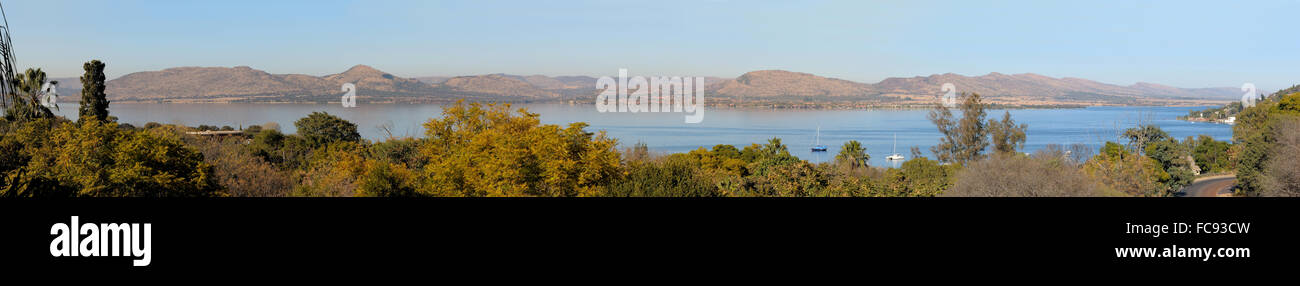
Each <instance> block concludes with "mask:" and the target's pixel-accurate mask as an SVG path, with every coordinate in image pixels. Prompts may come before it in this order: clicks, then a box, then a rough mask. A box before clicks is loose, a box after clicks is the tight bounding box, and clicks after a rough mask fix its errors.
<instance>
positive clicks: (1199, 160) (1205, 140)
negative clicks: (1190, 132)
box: [1192, 135, 1233, 173]
mask: <svg viewBox="0 0 1300 286" xmlns="http://www.w3.org/2000/svg"><path fill="white" fill-rule="evenodd" d="M1195 140H1196V141H1195V142H1196V143H1195V144H1194V146H1193V147H1192V157H1193V158H1195V159H1196V165H1197V166H1200V167H1201V170H1203V172H1205V173H1220V172H1227V171H1230V170H1232V169H1233V164H1232V163H1233V162H1232V161H1233V160H1232V143H1228V142H1224V141H1218V140H1214V137H1210V136H1208V135H1201V136H1200V137H1197V138H1196V139H1195Z"/></svg>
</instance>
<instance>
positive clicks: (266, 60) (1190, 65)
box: [3, 0, 1300, 91]
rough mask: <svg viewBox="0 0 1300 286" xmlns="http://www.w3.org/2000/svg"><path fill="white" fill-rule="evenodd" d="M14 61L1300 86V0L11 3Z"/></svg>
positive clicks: (67, 67)
mask: <svg viewBox="0 0 1300 286" xmlns="http://www.w3.org/2000/svg"><path fill="white" fill-rule="evenodd" d="M3 3H4V5H5V9H6V12H7V13H8V17H9V24H10V26H11V29H12V30H13V41H14V45H15V47H14V49H15V51H16V53H17V55H18V58H19V59H18V61H19V66H20V68H26V67H32V66H36V67H42V68H44V69H45V70H47V71H48V72H49V73H50V74H51V76H56V77H67V76H77V75H79V74H80V73H81V71H80V68H81V63H82V62H85V61H86V60H89V59H102V60H104V61H105V62H107V63H108V72H109V76H110V77H116V76H120V75H123V74H126V73H130V72H136V71H146V70H158V69H163V68H168V67H176V66H239V65H247V66H252V67H254V68H258V69H262V70H266V71H269V72H272V73H303V74H312V75H325V74H331V73H337V72H340V71H343V70H344V69H346V68H348V67H350V66H352V65H355V64H367V65H372V66H375V67H377V68H379V69H382V70H385V71H388V72H391V73H394V74H398V75H401V76H408V77H414V76H430V75H469V74H486V73H511V74H545V75H604V74H613V73H615V72H617V69H618V68H629V69H631V72H632V73H633V74H639V75H682V76H693V75H703V76H722V77H734V76H738V75H740V74H742V73H744V72H747V71H753V70H759V69H785V70H792V71H801V72H810V73H815V74H819V75H825V76H832V77H838V78H843V79H848V80H854V81H862V82H869V83H875V82H877V81H879V80H881V79H884V78H887V77H910V76H924V75H930V74H936V73H947V72H953V73H959V74H964V75H983V74H987V73H989V72H1001V73H1008V74H1010V73H1024V72H1033V73H1039V74H1044V75H1048V76H1053V77H1067V76H1068V77H1081V78H1088V79H1094V80H1099V81H1103V82H1108V83H1115V84H1125V85H1127V84H1132V83H1134V82H1138V81H1145V82H1154V83H1161V84H1169V85H1174V86H1179V87H1211V86H1232V87H1236V86H1240V85H1241V84H1242V83H1244V82H1253V83H1255V84H1256V85H1258V86H1259V87H1260V89H1261V90H1269V91H1272V90H1276V89H1279V88H1283V87H1286V86H1290V85H1291V84H1293V83H1300V68H1297V67H1300V36H1297V35H1300V33H1298V31H1297V28H1298V27H1300V16H1296V15H1295V13H1296V12H1297V11H1300V1H1298V0H1277V1H382V0H370V1H330V0H310V1H290V0H259V1H240V0H225V1H188V0H182V1H174V0H157V1H100V0H78V1H73V0H21V1H13V0H10V1H3Z"/></svg>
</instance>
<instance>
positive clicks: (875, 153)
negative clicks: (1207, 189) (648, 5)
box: [57, 103, 1232, 166]
mask: <svg viewBox="0 0 1300 286" xmlns="http://www.w3.org/2000/svg"><path fill="white" fill-rule="evenodd" d="M517 106H521V107H527V108H529V110H530V111H532V112H534V113H539V114H541V119H542V121H543V122H544V123H547V124H560V125H567V124H568V123H571V122H578V121H583V122H587V123H589V124H591V127H589V128H588V130H591V131H596V130H605V131H607V132H608V134H609V135H610V136H612V137H614V138H617V139H618V140H619V142H620V143H622V144H623V145H624V146H630V145H632V144H635V143H636V142H638V141H639V142H645V143H646V144H647V145H649V146H650V148H651V150H653V151H657V152H687V151H690V150H692V149H695V148H699V147H706V148H707V147H712V146H713V145H717V144H731V145H736V146H737V147H739V148H743V147H744V146H746V145H749V144H752V143H762V142H766V140H767V139H768V138H772V137H779V138H781V139H782V141H783V142H784V143H785V144H786V145H788V146H790V151H791V153H793V154H794V155H796V156H799V157H800V158H803V159H807V160H809V161H814V162H822V161H827V160H830V159H832V158H833V157H834V155H835V154H836V153H837V152H839V147H840V145H842V144H843V143H844V142H846V141H849V140H858V141H860V142H862V143H863V144H864V145H865V146H866V147H867V152H868V153H869V154H870V155H871V164H872V165H876V166H889V165H890V164H889V163H888V162H886V161H885V156H888V155H889V154H890V153H892V152H891V148H893V144H894V135H895V134H897V136H898V147H897V148H898V151H897V152H898V153H902V154H903V155H905V156H909V157H910V154H909V153H910V151H909V150H910V148H911V147H912V146H917V147H920V148H921V150H923V151H924V152H925V153H926V155H927V156H930V157H931V158H933V155H932V154H930V152H929V148H930V146H932V145H934V144H935V143H937V142H938V138H939V133H938V131H937V130H936V129H935V127H934V125H932V124H931V123H930V122H929V120H927V119H926V118H925V116H926V114H927V111H925V110H860V111H773V110H714V109H710V110H707V111H706V112H705V116H704V122H703V123H701V124H686V123H683V114H681V113H598V112H596V110H595V108H594V107H593V106H591V105H564V104H545V105H517ZM60 108H61V110H59V111H58V112H57V113H58V114H60V115H63V116H66V117H69V118H75V117H76V116H77V106H76V104H68V103H61V104H60ZM1192 109H1204V107H1091V108H1082V109H1036V110H1011V115H1012V117H1013V118H1014V119H1015V120H1016V121H1017V122H1020V123H1027V124H1029V131H1028V142H1027V145H1028V146H1027V149H1028V151H1030V152H1032V151H1034V150H1037V149H1040V148H1043V146H1046V145H1048V144H1062V145H1069V144H1075V143H1084V144H1088V145H1091V146H1093V148H1094V149H1096V148H1099V147H1100V145H1101V144H1102V143H1103V142H1105V141H1107V140H1112V141H1114V140H1116V139H1115V138H1116V133H1117V132H1118V130H1123V129H1124V128H1128V127H1132V126H1135V125H1136V124H1137V123H1138V122H1151V123H1154V124H1157V125H1159V126H1160V127H1161V128H1163V129H1164V130H1165V131H1167V132H1169V133H1170V135H1172V136H1174V137H1176V138H1179V139H1182V138H1184V137H1186V136H1195V135H1198V134H1208V135H1211V136H1214V137H1215V138H1217V139H1219V140H1230V139H1231V137H1232V128H1231V126H1229V125H1222V124H1210V123H1192V122H1185V121H1179V120H1176V117H1177V116H1179V115H1185V114H1187V111H1189V110H1192ZM313 111H326V112H329V113H330V114H334V115H338V116H340V117H342V118H344V119H347V120H349V121H352V122H353V123H356V124H357V126H358V129H359V131H360V132H361V134H362V136H364V137H366V138H368V139H371V140H376V139H381V138H387V137H388V134H387V133H386V132H385V131H383V129H381V128H380V127H381V126H388V127H390V128H389V129H390V130H392V133H393V135H395V136H409V137H420V136H423V134H424V128H423V127H422V126H421V125H422V124H423V123H424V122H426V121H428V120H429V119H430V118H433V117H439V116H441V112H442V111H441V108H440V107H439V106H438V105H433V104H369V105H361V106H359V107H357V108H350V109H344V108H342V107H341V106H339V105H338V104H251V103H250V104H143V103H141V104H126V103H123V104H112V105H111V107H110V110H109V112H110V113H111V114H112V115H114V116H117V117H118V118H119V122H124V123H130V124H133V125H136V126H141V125H144V124H145V123H147V122H159V123H174V124H184V125H189V126H198V125H200V124H207V125H216V126H222V125H230V126H233V127H238V126H241V125H242V126H248V125H261V124H264V123H267V122H275V123H278V124H279V125H280V127H281V130H282V131H284V132H286V133H292V132H295V131H296V130H295V128H294V126H293V122H294V121H296V120H298V119H299V118H302V117H304V116H306V115H307V114H309V113H311V112H313ZM1001 115H1002V111H1001V110H995V111H990V112H989V117H990V118H999V119H1000V118H1001ZM819 126H820V127H821V139H820V140H821V144H823V145H827V146H828V147H830V150H829V151H828V152H819V153H814V152H811V151H810V150H809V148H810V147H811V146H812V145H814V142H815V141H816V140H817V136H816V133H817V128H818V127H819ZM909 159H910V158H909Z"/></svg>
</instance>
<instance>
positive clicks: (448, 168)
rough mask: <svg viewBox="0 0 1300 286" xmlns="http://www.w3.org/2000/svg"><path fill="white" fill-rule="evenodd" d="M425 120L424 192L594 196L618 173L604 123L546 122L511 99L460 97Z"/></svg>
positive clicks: (611, 144) (422, 191) (476, 195)
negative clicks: (597, 126)
mask: <svg viewBox="0 0 1300 286" xmlns="http://www.w3.org/2000/svg"><path fill="white" fill-rule="evenodd" d="M424 127H425V130H426V131H425V132H426V133H425V135H426V138H425V139H426V140H427V141H426V142H425V144H423V146H422V147H421V148H420V153H421V155H422V156H426V157H427V158H428V164H427V165H425V166H424V184H422V186H421V187H420V190H419V192H421V193H423V194H424V195H433V196H475V197H478V196H566V197H567V196H595V195H599V194H600V193H602V192H603V191H604V189H605V188H606V187H607V186H608V185H609V184H610V183H611V182H613V180H614V179H615V178H616V177H617V176H619V175H620V174H619V172H620V169H621V166H620V165H619V158H620V157H619V154H618V152H617V151H616V150H615V145H616V144H617V142H616V141H615V140H614V139H611V138H607V137H606V136H605V134H604V132H603V131H601V132H600V133H596V134H593V133H590V132H587V131H586V130H585V128H586V127H587V124H586V123H582V122H578V123H573V124H570V125H569V126H568V127H567V128H561V127H559V126H556V125H549V124H548V125H543V124H541V122H540V120H539V119H538V115H537V114H536V113H529V112H528V111H527V110H526V109H519V110H517V114H516V112H515V111H512V110H511V109H510V105H509V104H501V105H498V104H488V105H482V104H478V103H470V104H466V103H464V102H463V101H462V102H457V103H456V104H454V105H451V106H447V107H446V108H444V109H443V117H442V118H441V119H439V118H435V119H431V120H429V122H427V123H425V124H424Z"/></svg>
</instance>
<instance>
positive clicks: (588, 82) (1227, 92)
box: [56, 65, 1240, 105]
mask: <svg viewBox="0 0 1300 286" xmlns="http://www.w3.org/2000/svg"><path fill="white" fill-rule="evenodd" d="M56 80H59V81H60V82H61V84H60V85H59V88H60V94H63V95H65V96H68V95H74V96H75V95H78V94H79V93H80V88H81V85H80V82H79V81H78V80H77V79H76V78H65V79H56ZM344 83H354V84H356V86H357V89H358V91H357V95H358V98H359V99H360V100H361V101H363V102H364V101H368V102H442V101H453V100H457V99H469V100H493V101H548V100H557V101H558V100H591V99H592V98H594V95H595V94H596V92H597V91H596V90H595V83H596V78H595V77H590V76H555V77H552V76H543V75H528V76H521V75H508V74H487V75H472V76H455V77H416V78H408V77H400V76H395V75H393V74H390V73H386V72H383V71H380V70H378V69H375V68H373V67H369V66H365V65H357V66H354V67H352V68H350V69H348V70H347V71H344V72H341V73H337V74H331V75H325V76H313V75H304V74H272V73H268V72H265V71H262V70H257V69H253V68H251V67H247V66H238V67H178V68H169V69H164V70H160V71H145V72H136V73H131V74H127V75H124V76H122V77H119V78H116V79H112V80H109V81H108V82H107V94H108V97H109V99H110V100H113V101H126V102H132V101H140V102H163V101H165V102H328V101H338V96H339V95H341V94H343V92H342V90H341V86H342V85H343V84H344ZM945 83H951V84H953V85H954V86H955V87H956V89H957V92H972V93H979V94H981V95H983V96H985V98H987V99H988V100H989V101H990V102H993V103H999V104H1007V105H1041V104H1077V105H1139V104H1153V105H1174V104H1199V103H1209V102H1220V103H1221V102H1223V101H1229V100H1233V99H1235V98H1236V97H1238V96H1240V92H1238V90H1237V89H1235V88H1226V87H1225V88H1177V87H1170V86H1164V85H1159V84H1153V83H1137V84H1133V85H1129V86H1120V85H1113V84H1106V83H1101V82H1097V81H1092V80H1087V79H1080V78H1070V77H1066V78H1053V77H1048V76H1043V75H1038V74H1030V73H1026V74H1014V75H1007V74H1001V73H990V74H987V75H982V76H963V75H958V74H952V73H947V74H936V75H930V76H924V77H921V76H917V77H910V78H887V79H885V80H882V81H880V82H879V83H875V84H869V83H861V82H855V81H849V80H843V79H835V78H829V77H823V76H818V75H814V74H809V73H799V72H791V71H782V70H763V71H753V72H748V73H745V74H743V75H740V76H739V77H736V78H716V77H709V78H706V84H707V87H706V95H707V96H708V97H712V98H729V99H731V100H749V101H774V102H781V101H787V102H807V101H853V102H868V103H879V104H881V105H909V104H926V103H931V102H934V99H935V98H937V97H939V96H941V95H942V93H941V91H940V87H941V86H943V84H945Z"/></svg>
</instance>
